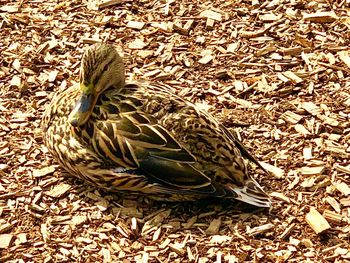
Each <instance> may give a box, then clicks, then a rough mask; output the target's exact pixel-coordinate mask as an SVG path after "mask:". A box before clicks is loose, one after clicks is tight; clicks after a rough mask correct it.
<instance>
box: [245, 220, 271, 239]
mask: <svg viewBox="0 0 350 263" xmlns="http://www.w3.org/2000/svg"><path fill="white" fill-rule="evenodd" d="M274 227H275V225H274V224H271V223H268V224H265V225H261V226H257V227H253V228H251V229H250V230H248V231H247V234H248V235H249V236H255V235H258V234H262V233H264V232H267V231H269V230H271V229H273V228H274Z"/></svg>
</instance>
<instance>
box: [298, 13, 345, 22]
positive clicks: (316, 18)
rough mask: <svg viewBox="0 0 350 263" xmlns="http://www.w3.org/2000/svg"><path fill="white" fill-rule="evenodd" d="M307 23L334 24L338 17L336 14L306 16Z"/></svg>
mask: <svg viewBox="0 0 350 263" xmlns="http://www.w3.org/2000/svg"><path fill="white" fill-rule="evenodd" d="M303 17H304V19H305V20H306V21H310V22H314V23H332V22H334V21H335V20H337V19H338V16H337V15H336V14H335V13H334V12H317V13H312V14H304V15H303Z"/></svg>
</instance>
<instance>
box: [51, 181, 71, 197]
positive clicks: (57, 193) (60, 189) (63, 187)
mask: <svg viewBox="0 0 350 263" xmlns="http://www.w3.org/2000/svg"><path fill="white" fill-rule="evenodd" d="M71 189H72V186H71V185H69V184H65V183H60V184H59V185H56V186H55V187H54V188H52V189H51V190H50V191H49V192H46V194H47V195H48V196H51V197H53V198H60V197H61V196H63V195H65V194H66V193H67V192H69V191H70V190H71Z"/></svg>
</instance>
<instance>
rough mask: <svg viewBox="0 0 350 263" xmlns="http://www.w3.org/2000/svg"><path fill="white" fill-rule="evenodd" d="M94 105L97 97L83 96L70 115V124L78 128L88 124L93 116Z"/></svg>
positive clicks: (91, 95)
mask: <svg viewBox="0 0 350 263" xmlns="http://www.w3.org/2000/svg"><path fill="white" fill-rule="evenodd" d="M94 103H95V96H94V95H93V94H89V95H86V94H82V95H81V96H80V98H79V99H78V101H77V102H76V104H75V106H74V108H73V110H72V112H71V113H70V115H69V119H68V120H69V122H70V124H71V125H73V126H74V127H77V126H81V125H83V124H84V123H86V122H87V120H88V119H89V117H90V115H91V111H92V109H93V107H94Z"/></svg>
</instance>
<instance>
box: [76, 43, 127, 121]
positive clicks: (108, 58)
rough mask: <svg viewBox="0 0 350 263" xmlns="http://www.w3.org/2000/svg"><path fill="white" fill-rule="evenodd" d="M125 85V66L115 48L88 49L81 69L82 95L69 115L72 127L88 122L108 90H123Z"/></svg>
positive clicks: (80, 89) (109, 46)
mask: <svg viewBox="0 0 350 263" xmlns="http://www.w3.org/2000/svg"><path fill="white" fill-rule="evenodd" d="M124 85H125V72H124V64H123V60H122V58H121V57H120V56H119V54H118V52H117V50H116V49H115V47H113V46H111V45H106V44H95V45H92V46H90V47H89V48H87V49H86V50H85V52H84V54H83V58H82V61H81V67H80V87H79V93H80V95H79V98H78V100H77V102H76V104H75V106H74V108H73V110H72V112H71V113H70V115H69V122H70V123H71V125H73V126H75V127H77V126H81V125H83V124H84V123H86V122H87V121H88V119H89V117H90V115H91V112H92V111H93V109H94V106H95V104H96V101H97V99H98V96H99V95H100V94H101V93H103V92H104V91H105V90H106V89H108V88H110V87H114V88H116V89H122V88H123V87H124Z"/></svg>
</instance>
